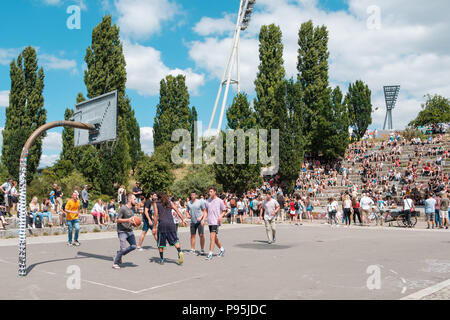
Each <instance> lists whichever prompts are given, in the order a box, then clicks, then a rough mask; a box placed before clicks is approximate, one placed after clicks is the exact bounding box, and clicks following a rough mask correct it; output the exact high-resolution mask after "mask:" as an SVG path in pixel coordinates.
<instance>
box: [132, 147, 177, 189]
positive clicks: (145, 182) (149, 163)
mask: <svg viewBox="0 0 450 320" xmlns="http://www.w3.org/2000/svg"><path fill="white" fill-rule="evenodd" d="M135 177H136V180H137V181H139V182H140V183H141V186H142V190H143V191H144V193H149V192H151V191H156V192H157V191H165V192H167V191H168V190H169V188H170V186H171V185H172V184H173V182H174V181H175V177H174V175H173V173H172V171H171V168H170V165H169V164H168V163H167V162H165V161H161V160H160V159H157V158H153V157H149V156H147V155H144V156H143V158H142V159H141V160H140V161H139V162H138V164H137V166H136V172H135Z"/></svg>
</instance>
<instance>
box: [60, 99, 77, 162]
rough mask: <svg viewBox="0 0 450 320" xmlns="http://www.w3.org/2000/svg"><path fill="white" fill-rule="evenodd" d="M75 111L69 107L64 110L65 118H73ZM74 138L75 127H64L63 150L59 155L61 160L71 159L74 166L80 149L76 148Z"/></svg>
mask: <svg viewBox="0 0 450 320" xmlns="http://www.w3.org/2000/svg"><path fill="white" fill-rule="evenodd" d="M73 114H74V112H73V110H72V109H69V108H67V109H66V111H65V112H64V120H66V121H68V120H70V119H71V118H72V116H73ZM74 144H75V140H74V129H73V128H69V127H64V129H63V133H62V152H61V156H60V157H59V158H60V159H61V160H65V161H70V162H71V163H72V167H74V164H75V163H77V160H78V159H77V158H78V156H77V153H78V150H76V149H75V145H74Z"/></svg>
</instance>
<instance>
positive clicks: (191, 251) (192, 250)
mask: <svg viewBox="0 0 450 320" xmlns="http://www.w3.org/2000/svg"><path fill="white" fill-rule="evenodd" d="M189 253H191V254H196V253H197V252H196V251H195V250H194V249H191V250H189Z"/></svg>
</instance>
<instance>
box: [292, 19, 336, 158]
mask: <svg viewBox="0 0 450 320" xmlns="http://www.w3.org/2000/svg"><path fill="white" fill-rule="evenodd" d="M298 38H299V40H298V44H299V49H298V62H297V70H298V75H297V79H298V81H299V83H300V85H301V89H302V97H303V103H304V105H305V113H304V119H305V121H304V124H305V129H304V132H305V133H306V134H307V136H306V139H307V150H308V152H309V153H311V154H312V155H316V156H317V155H318V154H319V153H321V152H322V143H321V136H322V135H323V130H324V127H323V126H324V125H326V122H327V119H326V113H327V108H328V107H329V101H330V95H329V94H330V90H329V89H328V57H329V52H328V30H327V28H326V27H325V26H321V27H318V26H316V27H314V26H313V23H312V21H308V22H305V23H303V24H302V25H301V27H300V30H299V33H298Z"/></svg>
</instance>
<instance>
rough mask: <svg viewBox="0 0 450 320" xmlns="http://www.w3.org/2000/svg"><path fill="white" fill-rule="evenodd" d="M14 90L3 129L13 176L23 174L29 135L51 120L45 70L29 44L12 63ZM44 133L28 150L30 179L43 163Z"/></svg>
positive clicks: (4, 152) (8, 169)
mask: <svg viewBox="0 0 450 320" xmlns="http://www.w3.org/2000/svg"><path fill="white" fill-rule="evenodd" d="M10 77H11V90H10V97H9V107H8V108H7V109H6V124H5V128H4V130H3V147H2V166H3V168H4V170H5V171H6V172H7V173H8V175H9V176H11V177H13V178H14V179H15V180H18V178H19V160H20V154H21V152H22V149H23V146H24V144H25V142H26V140H27V139H28V137H29V136H30V135H31V134H32V133H33V131H35V130H36V129H37V128H39V127H40V126H42V125H44V124H45V122H46V120H47V113H46V110H45V109H44V97H43V90H44V78H45V76H44V70H43V69H42V68H39V70H38V61H37V57H36V50H35V49H34V48H32V47H27V48H25V49H24V50H23V52H22V53H21V54H20V55H19V56H18V58H17V60H16V61H15V60H13V61H12V62H11V64H10ZM44 137H45V134H43V135H41V136H40V137H39V138H38V139H36V141H35V142H34V144H33V146H32V147H31V149H30V150H29V153H28V161H27V183H30V182H31V180H32V179H33V175H34V174H35V172H36V169H37V167H38V165H39V162H40V159H41V155H42V139H43V138H44Z"/></svg>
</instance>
